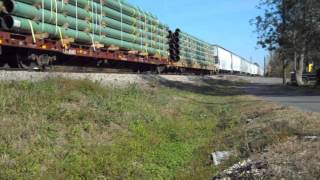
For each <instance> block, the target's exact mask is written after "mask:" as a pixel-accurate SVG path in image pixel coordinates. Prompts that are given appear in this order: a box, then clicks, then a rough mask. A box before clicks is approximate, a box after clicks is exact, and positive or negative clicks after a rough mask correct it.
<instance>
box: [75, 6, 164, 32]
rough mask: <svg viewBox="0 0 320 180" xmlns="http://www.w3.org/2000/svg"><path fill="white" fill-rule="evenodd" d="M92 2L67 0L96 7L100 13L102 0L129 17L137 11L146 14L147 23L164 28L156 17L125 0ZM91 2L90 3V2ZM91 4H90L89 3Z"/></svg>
mask: <svg viewBox="0 0 320 180" xmlns="http://www.w3.org/2000/svg"><path fill="white" fill-rule="evenodd" d="M93 1H94V3H92V0H89V1H88V0H69V3H72V4H76V3H77V4H78V5H80V7H83V8H84V7H89V8H92V7H94V9H95V7H98V9H97V10H98V12H99V13H101V12H100V11H99V10H100V9H99V7H100V6H101V5H100V2H102V4H103V5H104V6H106V7H109V8H112V9H114V10H117V11H118V12H121V11H122V13H123V14H125V15H128V16H131V17H135V15H136V14H137V13H140V14H146V15H147V16H146V18H144V19H145V20H147V21H148V23H150V24H155V25H157V26H159V27H160V28H166V26H165V25H163V24H160V23H159V20H158V19H156V18H155V17H153V16H152V15H150V14H148V13H146V12H144V11H142V10H140V9H138V8H136V7H134V6H132V5H131V4H128V3H127V2H125V1H121V0H102V1H101V0H93ZM91 3H92V4H91ZM90 4H91V5H90Z"/></svg>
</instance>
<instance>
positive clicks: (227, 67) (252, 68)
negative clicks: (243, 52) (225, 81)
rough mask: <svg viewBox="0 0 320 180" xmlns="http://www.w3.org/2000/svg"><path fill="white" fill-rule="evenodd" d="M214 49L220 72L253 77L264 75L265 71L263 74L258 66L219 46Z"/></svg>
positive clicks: (214, 46)
mask: <svg viewBox="0 0 320 180" xmlns="http://www.w3.org/2000/svg"><path fill="white" fill-rule="evenodd" d="M213 49H214V56H215V59H216V61H215V63H216V66H217V67H218V69H219V71H220V72H227V73H240V74H246V75H251V76H261V75H263V70H262V72H261V69H260V67H259V65H258V64H256V63H251V62H249V61H248V60H246V59H244V58H242V57H240V56H238V55H237V54H235V53H233V52H231V51H228V50H227V49H225V48H223V47H221V46H219V45H213Z"/></svg>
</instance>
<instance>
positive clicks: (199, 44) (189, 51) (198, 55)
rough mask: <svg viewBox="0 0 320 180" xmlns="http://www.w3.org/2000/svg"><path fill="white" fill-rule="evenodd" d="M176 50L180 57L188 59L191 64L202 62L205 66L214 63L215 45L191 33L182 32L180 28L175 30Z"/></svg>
mask: <svg viewBox="0 0 320 180" xmlns="http://www.w3.org/2000/svg"><path fill="white" fill-rule="evenodd" d="M175 39H178V40H176V42H177V44H176V48H177V50H176V52H178V56H179V57H178V58H177V59H181V60H186V61H187V62H188V63H190V64H195V63H197V64H200V65H203V66H208V65H213V64H214V55H213V51H214V49H213V47H212V45H210V44H209V43H207V42H204V41H202V40H200V39H198V38H196V37H194V36H192V35H190V34H187V33H185V32H181V31H180V30H179V29H178V30H176V32H175Z"/></svg>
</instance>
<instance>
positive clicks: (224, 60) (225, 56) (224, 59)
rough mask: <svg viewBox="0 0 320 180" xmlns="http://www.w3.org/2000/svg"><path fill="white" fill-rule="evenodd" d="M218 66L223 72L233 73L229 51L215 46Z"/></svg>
mask: <svg viewBox="0 0 320 180" xmlns="http://www.w3.org/2000/svg"><path fill="white" fill-rule="evenodd" d="M213 48H214V56H215V58H216V64H217V66H218V68H219V71H221V72H231V71H232V55H231V53H230V52H229V51H227V50H225V49H224V48H222V47H220V46H213Z"/></svg>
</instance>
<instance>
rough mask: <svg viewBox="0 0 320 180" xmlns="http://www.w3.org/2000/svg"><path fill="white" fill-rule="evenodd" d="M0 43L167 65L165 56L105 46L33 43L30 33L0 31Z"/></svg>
mask: <svg viewBox="0 0 320 180" xmlns="http://www.w3.org/2000/svg"><path fill="white" fill-rule="evenodd" d="M0 45H2V46H11V47H19V48H29V49H35V50H42V51H51V52H58V53H62V54H65V55H70V56H79V57H88V58H99V59H108V60H115V61H125V62H135V63H144V64H153V65H167V64H169V62H170V61H169V60H168V59H167V58H158V57H152V56H147V57H142V56H138V55H133V54H129V53H128V51H124V50H119V51H118V50H117V51H109V50H108V49H107V48H99V49H96V50H94V48H93V47H91V46H85V45H79V44H75V43H72V44H70V46H69V47H68V48H64V47H63V46H62V43H61V41H60V40H52V39H39V40H37V41H36V42H35V43H34V42H33V38H32V36H30V35H22V34H15V33H10V32H0Z"/></svg>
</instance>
